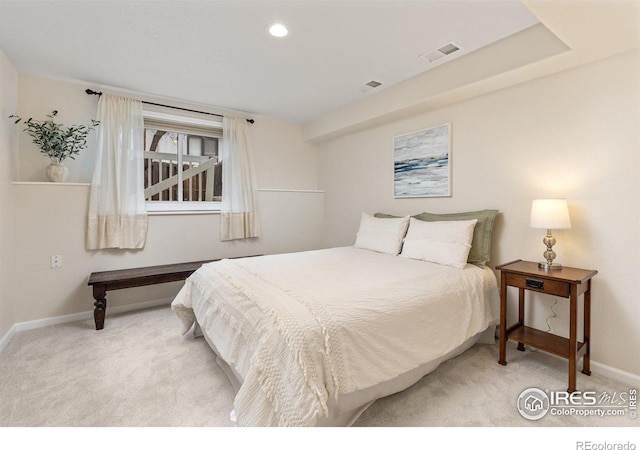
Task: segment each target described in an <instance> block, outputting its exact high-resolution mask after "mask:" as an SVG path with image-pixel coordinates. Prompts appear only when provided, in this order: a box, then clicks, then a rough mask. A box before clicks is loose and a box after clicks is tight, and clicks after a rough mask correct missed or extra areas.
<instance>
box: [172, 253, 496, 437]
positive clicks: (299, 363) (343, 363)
mask: <svg viewBox="0 0 640 450" xmlns="http://www.w3.org/2000/svg"><path fill="white" fill-rule="evenodd" d="M171 306H172V308H173V310H174V311H175V312H176V314H177V315H178V316H179V317H180V319H181V320H182V321H183V324H184V333H187V332H188V331H189V330H190V329H191V327H192V326H193V325H194V323H195V321H196V319H197V324H199V326H200V327H202V329H204V330H206V334H207V336H208V337H209V338H210V340H211V341H212V343H213V344H214V346H215V347H216V350H217V351H218V353H219V354H220V356H221V357H222V358H223V359H224V360H225V361H226V362H227V363H228V364H229V365H230V366H231V367H233V368H234V369H235V370H236V371H237V372H238V373H239V375H240V376H241V377H242V379H243V384H242V387H241V388H240V390H239V391H238V394H237V396H236V399H235V404H234V409H235V412H236V416H237V422H238V424H239V425H249V426H263V425H286V426H300V425H309V426H310V425H314V424H315V423H316V421H317V419H318V418H319V417H320V416H321V415H326V414H327V400H328V398H329V397H330V396H337V395H338V394H346V393H350V392H355V391H358V390H361V389H365V388H368V387H371V386H374V385H376V384H378V383H381V382H384V381H387V380H390V379H392V378H394V377H397V376H399V375H401V374H403V373H406V372H408V371H410V370H412V369H414V368H416V367H418V366H420V365H422V364H425V363H427V362H429V361H431V360H433V359H435V358H438V357H440V356H442V355H444V354H446V353H448V352H449V351H451V350H452V349H454V348H456V347H457V346H458V345H460V344H461V343H463V342H464V341H465V340H466V339H467V338H469V337H471V336H473V335H475V334H476V333H478V332H480V331H483V330H485V329H486V328H487V327H488V326H489V325H492V324H495V323H496V321H497V318H498V315H497V307H498V289H497V283H496V278H495V275H494V274H493V272H492V271H491V270H490V269H488V268H485V269H481V268H478V267H476V266H473V265H467V266H466V267H465V269H462V270H461V269H456V268H452V267H448V266H441V265H437V264H432V263H428V262H424V261H416V260H411V259H407V258H402V257H399V256H391V255H387V254H381V253H375V252H371V251H368V250H362V249H357V248H352V247H341V248H333V249H327V250H318V251H311V252H302V253H293V254H283V255H273V256H263V257H257V258H247V259H232V260H222V261H218V262H213V263H210V264H206V265H204V266H203V267H202V268H201V269H199V270H197V271H196V272H195V273H194V274H193V275H192V276H191V277H189V278H188V279H187V281H186V283H185V286H184V288H183V289H182V290H181V291H180V292H179V293H178V296H177V297H176V299H175V300H174V301H173V303H172V305H171Z"/></svg>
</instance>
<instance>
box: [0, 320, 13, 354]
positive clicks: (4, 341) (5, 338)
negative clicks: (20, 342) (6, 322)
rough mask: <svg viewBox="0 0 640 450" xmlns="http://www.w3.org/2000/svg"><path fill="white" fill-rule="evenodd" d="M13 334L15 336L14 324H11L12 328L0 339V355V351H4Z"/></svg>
mask: <svg viewBox="0 0 640 450" xmlns="http://www.w3.org/2000/svg"><path fill="white" fill-rule="evenodd" d="M14 334H16V325H15V324H13V326H12V327H11V328H9V331H7V333H6V334H5V335H4V336H2V339H0V353H2V350H4V349H5V347H6V346H7V345H8V344H9V341H10V340H11V338H12V337H13V335H14Z"/></svg>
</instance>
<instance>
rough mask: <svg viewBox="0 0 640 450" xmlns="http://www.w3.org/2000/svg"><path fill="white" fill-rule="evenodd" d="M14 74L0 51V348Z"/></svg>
mask: <svg viewBox="0 0 640 450" xmlns="http://www.w3.org/2000/svg"><path fill="white" fill-rule="evenodd" d="M17 91H18V73H17V72H16V69H15V68H14V67H13V65H12V64H11V62H10V61H9V60H8V59H7V57H6V56H5V54H4V53H3V52H2V50H0V348H1V347H2V337H3V336H5V335H6V334H7V333H8V331H9V330H10V329H11V326H12V325H13V299H12V294H13V291H12V287H13V283H12V282H11V281H12V279H13V260H12V259H13V253H14V248H13V198H12V195H11V192H12V191H11V182H12V181H13V180H14V179H15V173H16V161H17V157H16V151H15V149H16V147H17V145H16V144H17V132H16V129H15V127H14V126H13V120H11V119H9V117H8V116H10V115H11V114H13V113H15V112H16V108H17Z"/></svg>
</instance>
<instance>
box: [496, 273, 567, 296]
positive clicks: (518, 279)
mask: <svg viewBox="0 0 640 450" xmlns="http://www.w3.org/2000/svg"><path fill="white" fill-rule="evenodd" d="M505 275H506V277H507V284H508V285H509V286H515V287H519V288H523V289H529V290H532V291H537V292H543V293H545V294H550V295H558V296H560V297H569V289H570V287H571V285H570V283H564V282H562V281H554V280H546V279H544V278H538V277H535V276H526V275H520V274H516V273H506V274H505Z"/></svg>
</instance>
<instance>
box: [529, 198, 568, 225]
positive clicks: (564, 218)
mask: <svg viewBox="0 0 640 450" xmlns="http://www.w3.org/2000/svg"><path fill="white" fill-rule="evenodd" d="M529 226H530V227H531V228H542V229H549V230H561V229H565V228H571V221H570V220H569V207H568V206H567V200H566V199H564V198H545V199H540V200H534V201H533V203H532V205H531V222H530V224H529Z"/></svg>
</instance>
